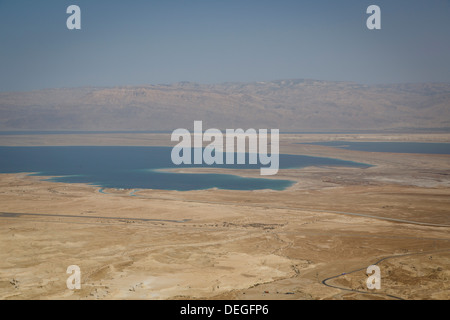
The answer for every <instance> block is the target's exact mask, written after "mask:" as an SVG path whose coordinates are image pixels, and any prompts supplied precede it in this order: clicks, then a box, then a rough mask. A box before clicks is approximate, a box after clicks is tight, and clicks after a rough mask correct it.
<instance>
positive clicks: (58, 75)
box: [0, 0, 450, 91]
mask: <svg viewBox="0 0 450 320" xmlns="http://www.w3.org/2000/svg"><path fill="white" fill-rule="evenodd" d="M71 4H76V5H78V6H80V8H81V28H82V29H81V30H68V29H67V27H66V20H67V18H68V17H69V15H68V14H67V13H66V9H67V7H68V6H69V5H71ZM371 4H376V5H378V6H380V8H381V27H382V29H381V30H368V29H367V27H366V19H367V18H368V17H369V15H368V14H366V9H367V7H368V6H369V5H371ZM286 78H289V79H290V78H312V79H321V80H345V81H356V82H361V83H393V82H428V81H432V82H450V0H426V1H425V0H420V1H418V0H395V1H393V0H386V1H384V0H370V1H365V0H340V1H337V0H314V1H313V0H308V1H301V0H271V1H268V0H158V1H151V0H129V1H115V0H86V1H83V0H72V1H64V0H52V1H44V0H42V1H36V0H30V1H24V0H5V1H4V0H0V91H10V90H32V89H41V88H52V87H75V86H116V85H139V84H160V83H173V82H178V81H195V82H200V83H221V82H228V81H245V82H246V81H268V80H277V79H286Z"/></svg>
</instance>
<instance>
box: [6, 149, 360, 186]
mask: <svg viewBox="0 0 450 320" xmlns="http://www.w3.org/2000/svg"><path fill="white" fill-rule="evenodd" d="M171 151H172V148H170V147H0V173H18V172H35V173H36V175H40V176H57V177H54V178H51V179H50V180H51V181H57V182H66V183H88V184H92V185H96V186H99V187H103V188H117V189H119V188H124V189H163V190H179V191H186V190H202V189H210V188H219V189H230V190H260V189H273V190H283V189H286V188H288V187H289V186H291V185H292V184H293V183H294V182H293V181H290V180H278V179H263V178H243V177H239V176H235V175H228V174H185V173H171V172H158V171H156V170H157V169H164V168H180V167H209V166H206V165H182V166H176V165H174V164H172V161H171V157H170V155H171ZM246 162H248V161H246ZM311 165H314V166H352V167H368V165H366V164H363V163H356V162H351V161H343V160H338V159H331V158H318V157H309V156H299V155H285V154H281V155H280V168H298V167H306V166H311ZM211 167H221V168H233V169H238V168H242V169H259V168H260V167H261V165H260V164H257V165H214V166H211Z"/></svg>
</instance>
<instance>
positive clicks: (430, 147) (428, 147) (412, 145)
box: [302, 141, 450, 154]
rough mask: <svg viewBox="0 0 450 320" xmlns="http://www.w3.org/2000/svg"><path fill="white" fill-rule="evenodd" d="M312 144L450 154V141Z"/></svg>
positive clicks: (373, 150)
mask: <svg viewBox="0 0 450 320" xmlns="http://www.w3.org/2000/svg"><path fill="white" fill-rule="evenodd" d="M302 144H313V145H319V146H328V147H335V148H341V149H346V150H355V151H369V152H394V153H422V154H450V143H429V142H349V141H328V142H311V143H302Z"/></svg>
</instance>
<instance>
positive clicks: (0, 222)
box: [0, 134, 450, 299]
mask: <svg viewBox="0 0 450 320" xmlns="http://www.w3.org/2000/svg"><path fill="white" fill-rule="evenodd" d="M95 136H97V137H95ZM343 136H345V137H343ZM167 138H168V135H163V134H161V135H135V136H134V137H133V135H126V136H114V135H79V136H75V135H73V136H72V135H70V137H69V136H66V135H64V136H56V135H55V136H1V137H0V145H70V144H72V145H100V144H102V145H170V137H169V138H168V139H167ZM350 139H351V140H352V141H429V142H449V141H450V135H445V134H429V135H401V134H399V135H369V134H365V135H338V134H330V135H283V136H282V139H281V145H280V147H281V152H290V153H294V154H305V155H312V156H326V157H334V158H340V159H345V160H353V161H358V162H364V163H368V164H372V165H374V166H373V167H370V168H366V169H362V168H336V167H309V168H304V169H290V170H281V171H280V172H279V174H278V175H277V176H276V177H272V178H280V179H286V178H289V179H291V180H295V181H297V183H296V184H295V185H293V186H292V187H291V188H289V189H288V190H285V191H268V190H263V191H227V190H205V191H189V192H177V191H161V190H140V191H133V190H104V193H101V192H99V188H98V187H95V186H88V185H81V184H63V183H53V182H48V181H42V180H39V179H38V178H37V177H32V176H28V175H26V174H25V173H22V174H2V175H0V203H1V204H2V206H1V209H0V248H1V250H0V299H449V298H450V268H449V266H450V233H449V230H450V156H448V155H419V154H417V155H416V154H414V155H412V154H408V155H404V154H389V153H371V152H359V151H346V150H337V149H334V148H330V147H323V146H310V145H307V146H305V145H298V144H295V143H296V142H307V141H327V140H350ZM184 170H186V169H184ZM188 171H190V172H194V171H197V172H198V171H202V172H205V171H207V172H218V170H212V169H202V170H188ZM222 172H223V171H222ZM226 172H232V173H236V174H240V175H243V176H255V177H256V176H259V171H256V170H253V171H252V170H247V171H242V170H241V171H233V170H227V171H226ZM382 259H384V260H382ZM380 260H381V261H380ZM375 263H377V265H378V266H379V267H380V271H381V288H380V289H372V290H369V289H368V288H367V285H366V280H367V278H368V275H367V274H366V269H367V267H368V266H369V265H372V264H375ZM70 265H78V266H79V267H80V269H81V289H80V290H69V289H68V288H67V285H66V280H67V278H68V277H69V276H70V275H69V274H67V273H66V270H67V267H68V266H70Z"/></svg>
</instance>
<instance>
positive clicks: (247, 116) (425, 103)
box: [0, 80, 450, 132]
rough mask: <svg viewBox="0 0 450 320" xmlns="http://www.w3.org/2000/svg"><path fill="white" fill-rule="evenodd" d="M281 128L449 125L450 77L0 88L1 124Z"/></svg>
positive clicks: (0, 127)
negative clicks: (442, 79) (367, 81)
mask: <svg viewBox="0 0 450 320" xmlns="http://www.w3.org/2000/svg"><path fill="white" fill-rule="evenodd" d="M194 120H202V121H203V128H204V130H205V129H207V128H219V129H226V128H243V129H247V128H255V129H259V128H261V129H262V128H267V129H270V128H276V129H280V131H281V132H305V131H311V132H324V131H325V132H332V131H358V130H423V129H433V128H434V129H439V128H450V84H448V83H423V84H391V85H370V86H369V85H363V84H357V83H352V82H331V81H318V80H279V81H270V82H253V83H224V84H216V85H206V84H196V83H189V82H181V83H175V84H171V85H146V86H130V87H112V88H98V87H84V88H63V89H47V90H39V91H31V92H0V131H14V130H36V131H46V130H48V131H51V130H58V131H59V130H69V131H72V130H73V131H78V130H80V131H83V130H84V131H117V130H119V131H122V130H123V131H171V130H173V129H176V128H187V129H192V127H193V122H194Z"/></svg>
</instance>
